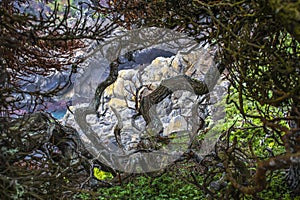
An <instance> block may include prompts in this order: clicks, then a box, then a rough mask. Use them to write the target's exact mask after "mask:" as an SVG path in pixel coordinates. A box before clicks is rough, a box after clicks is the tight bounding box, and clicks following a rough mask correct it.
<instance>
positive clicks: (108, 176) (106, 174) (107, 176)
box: [93, 167, 113, 180]
mask: <svg viewBox="0 0 300 200" xmlns="http://www.w3.org/2000/svg"><path fill="white" fill-rule="evenodd" d="M93 173H94V176H95V177H96V178H97V179H98V180H108V179H112V178H113V175H112V174H111V173H110V172H105V171H102V170H100V169H99V168H98V167H94V168H93Z"/></svg>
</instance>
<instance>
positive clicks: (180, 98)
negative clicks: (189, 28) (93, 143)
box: [64, 49, 226, 149]
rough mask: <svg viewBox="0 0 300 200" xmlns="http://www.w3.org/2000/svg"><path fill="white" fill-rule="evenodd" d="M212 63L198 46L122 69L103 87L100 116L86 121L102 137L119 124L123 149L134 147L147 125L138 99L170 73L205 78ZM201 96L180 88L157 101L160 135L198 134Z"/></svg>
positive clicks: (67, 120)
mask: <svg viewBox="0 0 300 200" xmlns="http://www.w3.org/2000/svg"><path fill="white" fill-rule="evenodd" d="M212 64H213V62H212V57H211V55H210V54H209V53H208V52H206V51H203V50H200V49H198V50H197V51H193V52H192V53H190V54H188V55H186V54H184V55H181V54H180V53H178V54H177V55H176V56H173V57H170V58H163V57H158V58H156V59H154V60H153V61H152V62H151V64H149V65H148V66H142V65H141V66H139V67H135V68H134V69H124V70H121V71H119V75H118V78H117V80H116V81H115V83H114V84H112V85H111V86H109V87H107V88H106V90H105V91H104V97H105V98H103V100H102V105H101V106H100V108H99V110H98V112H99V113H100V114H101V116H100V118H98V117H97V116H96V115H94V116H89V118H88V119H87V121H88V122H89V124H90V125H91V127H92V128H93V130H94V131H95V132H97V133H99V137H100V138H102V139H103V140H106V139H107V138H110V139H111V140H114V138H115V136H114V128H115V125H116V124H117V123H119V124H122V129H121V132H120V135H121V138H122V140H121V141H122V144H123V145H124V146H125V149H130V148H134V147H136V146H137V143H138V141H140V140H141V139H142V138H143V137H147V136H148V133H147V128H149V127H146V123H145V120H144V119H143V117H142V116H138V114H139V111H138V107H139V106H140V104H139V100H141V98H142V97H143V96H146V95H148V94H150V93H151V92H152V91H153V90H155V88H156V87H158V85H159V84H160V83H161V81H162V80H164V79H167V78H170V77H174V76H177V75H182V74H186V75H189V76H191V77H193V78H195V79H198V80H204V74H205V73H206V72H207V70H208V68H209V67H210V65H212ZM124 68H125V67H124ZM224 91H226V90H224V88H223V86H218V87H217V92H216V93H215V94H213V93H212V94H211V98H215V99H216V100H220V99H221V97H222V95H223V94H224ZM214 96H215V97H214ZM200 99H201V98H198V97H197V95H195V94H193V93H192V92H189V91H180V90H179V91H175V92H174V93H173V94H172V95H171V96H169V97H167V98H165V99H163V100H162V101H161V102H160V103H158V104H157V105H156V112H157V117H158V118H159V119H160V121H161V123H162V129H163V130H162V135H163V136H168V135H170V134H172V133H176V132H182V131H185V132H194V133H193V134H197V132H196V130H198V128H199V126H200V120H199V118H200V117H203V116H204V114H203V113H202V110H201V109H198V108H197V105H198V104H199V102H200ZM80 106H82V105H80ZM113 109H114V110H115V111H116V113H115V112H114V111H113ZM210 110H212V109H210ZM116 115H117V116H116ZM67 116H68V117H67ZM64 121H65V123H66V124H68V125H71V126H73V127H76V129H77V128H79V127H78V125H76V123H74V119H73V118H72V117H71V115H68V114H67V115H66V117H65V119H64ZM149 130H150V129H149Z"/></svg>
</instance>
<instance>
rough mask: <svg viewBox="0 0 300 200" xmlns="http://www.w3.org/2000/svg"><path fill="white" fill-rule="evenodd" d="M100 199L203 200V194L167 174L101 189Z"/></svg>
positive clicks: (190, 185)
mask: <svg viewBox="0 0 300 200" xmlns="http://www.w3.org/2000/svg"><path fill="white" fill-rule="evenodd" d="M98 192H99V193H101V194H103V196H102V197H100V199H107V197H110V198H111V199H139V200H142V199H145V200H148V199H174V200H175V199H203V198H204V196H203V193H202V191H201V190H199V189H198V188H196V187H195V186H194V185H192V184H188V183H186V182H184V181H183V180H181V179H180V178H177V177H176V176H174V174H173V175H172V174H171V173H166V174H164V175H162V176H160V177H157V178H151V177H149V176H140V177H137V178H136V179H134V180H132V181H131V182H129V183H128V184H126V185H122V186H116V187H111V188H100V189H99V190H98Z"/></svg>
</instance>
